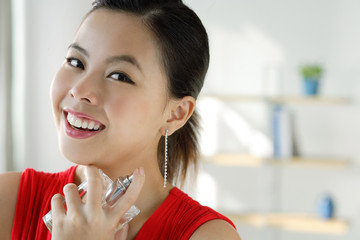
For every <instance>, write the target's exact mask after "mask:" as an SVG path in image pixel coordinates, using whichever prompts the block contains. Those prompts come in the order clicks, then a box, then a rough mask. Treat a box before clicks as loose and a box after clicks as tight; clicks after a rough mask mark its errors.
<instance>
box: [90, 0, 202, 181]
mask: <svg viewBox="0 0 360 240" xmlns="http://www.w3.org/2000/svg"><path fill="white" fill-rule="evenodd" d="M99 8H105V9H109V10H114V11H124V12H129V13H132V14H135V15H137V16H139V17H140V18H141V19H142V21H143V23H144V24H145V26H147V27H148V28H149V30H150V31H151V32H152V33H153V34H154V36H155V38H156V40H157V43H158V46H159V47H160V50H161V60H162V63H163V65H164V69H165V71H166V74H167V79H168V89H169V93H170V96H171V97H174V98H183V97H185V96H192V97H194V98H195V99H196V98H197V97H198V95H199V92H200V90H201V88H202V86H203V83H204V79H205V75H206V72H207V69H208V66H209V44H208V37H207V33H206V30H205V28H204V26H203V24H202V23H201V21H200V19H199V18H198V16H197V15H196V14H195V12H194V11H193V10H191V9H190V8H189V7H187V6H186V5H184V4H183V3H182V1H181V0H95V1H94V3H93V9H92V10H91V12H92V11H95V10H96V9H99ZM198 129H199V116H198V114H197V112H196V110H195V111H194V113H193V115H192V116H191V117H190V119H189V120H188V122H187V123H186V124H185V125H184V126H183V127H182V128H180V129H179V130H177V131H176V132H175V133H173V134H172V135H171V137H169V140H168V141H169V142H168V144H169V152H168V158H169V161H168V168H167V169H168V180H169V181H170V182H173V183H175V184H176V183H179V182H180V183H181V184H183V183H184V180H185V177H186V173H187V170H188V168H189V167H190V166H193V167H194V169H195V170H196V169H197V160H198V158H199V148H198ZM163 156H164V137H161V139H160V142H159V145H158V163H159V167H160V170H161V172H164V171H163V170H164V157H163Z"/></svg>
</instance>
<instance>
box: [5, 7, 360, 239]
mask: <svg viewBox="0 0 360 240" xmlns="http://www.w3.org/2000/svg"><path fill="white" fill-rule="evenodd" d="M185 2H186V3H187V4H188V5H189V6H190V7H191V8H193V9H194V10H195V12H197V14H198V15H199V17H200V18H201V19H202V21H203V23H204V25H205V27H206V29H207V31H208V34H209V39H210V50H211V61H210V62H211V64H210V68H209V72H208V75H207V79H206V83H205V86H204V89H203V92H202V94H201V96H200V97H199V99H198V110H199V112H200V114H201V116H202V124H203V130H202V140H201V149H202V159H201V165H200V171H199V175H198V180H197V184H190V183H189V184H188V185H189V186H187V187H186V189H187V191H188V192H189V194H190V195H192V196H193V197H194V198H196V199H197V200H199V201H200V202H201V203H203V204H205V205H208V206H211V207H213V208H215V209H217V210H219V211H221V212H222V213H224V214H225V215H227V216H229V217H230V218H231V219H232V220H233V221H234V222H235V223H236V225H237V227H238V230H239V232H240V234H241V236H242V238H243V239H259V240H260V239H261V240H270V239H271V240H272V239H282V240H297V239H305V238H306V239H312V240H320V239H321V240H324V239H326V240H329V239H330V240H335V239H336V240H345V239H346V240H350V239H351V240H355V239H360V191H359V190H358V189H359V185H360V169H359V163H360V144H359V142H358V139H359V138H360V126H358V123H359V122H360V110H359V109H360V108H359V100H360V99H359V98H360V94H359V92H360V82H359V78H360V67H359V64H360V44H359V42H360V15H359V14H358V10H359V9H360V1H358V0H301V1H300V0H274V1H266V0H225V1H215V0H188V1H185ZM0 3H1V5H0V11H1V14H0V19H1V21H0V172H5V171H13V170H16V171H22V170H23V169H24V168H26V167H31V168H35V169H37V170H41V171H50V172H56V171H61V170H63V169H65V168H67V167H69V166H70V165H71V164H70V163H69V162H67V160H65V159H64V158H63V157H62V156H61V154H60V153H59V151H58V145H57V136H56V130H55V126H54V123H53V119H52V112H51V105H50V101H49V87H50V83H51V81H52V77H53V75H54V74H55V72H56V70H57V68H58V67H59V66H60V64H61V63H62V62H63V59H64V56H65V53H66V49H67V46H68V45H69V43H71V41H72V38H73V36H74V33H75V31H76V29H77V27H78V25H79V23H80V21H81V19H82V17H83V16H84V14H85V13H86V12H87V11H88V10H89V8H90V4H91V1H90V0H77V1H73V0H62V1H55V0H0Z"/></svg>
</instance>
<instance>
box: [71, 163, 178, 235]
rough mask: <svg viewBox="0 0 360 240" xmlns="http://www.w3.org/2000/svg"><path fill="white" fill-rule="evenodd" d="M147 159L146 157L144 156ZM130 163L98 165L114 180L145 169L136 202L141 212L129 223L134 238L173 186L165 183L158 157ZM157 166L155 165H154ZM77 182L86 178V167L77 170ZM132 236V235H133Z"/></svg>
mask: <svg viewBox="0 0 360 240" xmlns="http://www.w3.org/2000/svg"><path fill="white" fill-rule="evenodd" d="M143 159H146V158H143ZM128 162H129V163H130V164H123V165H121V166H118V167H114V166H112V167H106V166H97V167H98V168H100V169H101V170H102V171H103V172H104V173H105V174H106V175H108V176H109V177H110V178H111V179H112V180H114V179H116V178H117V177H119V176H126V175H131V174H132V172H133V171H134V170H135V169H136V168H137V167H140V166H142V167H143V168H144V171H145V183H144V185H143V188H142V190H141V192H140V195H139V197H138V199H137V200H136V202H135V206H136V207H137V208H139V209H140V214H139V215H138V216H136V217H135V218H134V219H133V220H132V221H131V222H130V223H129V227H130V228H129V233H128V234H129V238H130V239H132V238H134V237H135V236H136V235H137V233H138V232H139V231H140V229H141V227H142V226H143V224H144V223H145V222H146V221H147V219H148V218H149V217H150V216H151V215H152V214H153V213H154V212H155V211H156V209H157V208H158V207H159V206H160V205H161V204H162V203H163V202H164V200H165V199H166V197H167V196H168V195H169V192H170V190H171V189H172V188H173V186H172V185H171V184H169V183H167V185H166V188H164V187H163V185H164V178H163V177H162V174H161V172H160V170H159V167H158V163H157V159H156V158H155V157H153V158H152V161H150V160H149V158H147V161H142V162H141V163H139V162H137V161H128ZM154 166H155V167H154ZM76 176H77V178H76V182H75V183H76V184H77V185H78V184H80V183H81V182H82V181H84V180H85V176H84V167H83V166H79V167H78V169H77V170H76ZM131 236H132V237H131Z"/></svg>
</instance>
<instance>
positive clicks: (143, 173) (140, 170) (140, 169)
mask: <svg viewBox="0 0 360 240" xmlns="http://www.w3.org/2000/svg"><path fill="white" fill-rule="evenodd" d="M139 173H140V175H141V176H144V175H145V172H144V168H142V167H141V168H139Z"/></svg>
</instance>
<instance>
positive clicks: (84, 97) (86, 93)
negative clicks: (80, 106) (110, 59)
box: [69, 75, 101, 105]
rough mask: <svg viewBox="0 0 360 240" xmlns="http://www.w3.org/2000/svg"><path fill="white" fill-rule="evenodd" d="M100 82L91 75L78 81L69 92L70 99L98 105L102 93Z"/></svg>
mask: <svg viewBox="0 0 360 240" xmlns="http://www.w3.org/2000/svg"><path fill="white" fill-rule="evenodd" d="M98 81H99V80H97V79H95V78H94V76H91V75H87V76H84V77H83V78H81V79H78V81H77V82H76V83H75V84H74V85H73V86H72V88H71V89H70V90H69V95H70V97H72V98H74V99H75V100H77V101H79V102H84V103H88V104H91V105H98V104H99V102H100V91H101V88H100V86H99V83H98Z"/></svg>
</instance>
